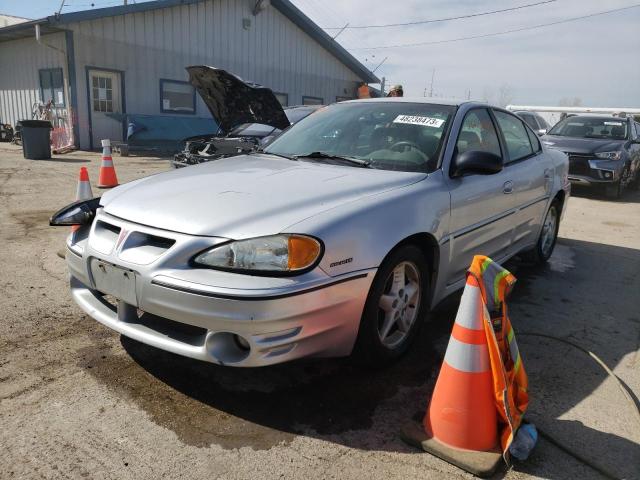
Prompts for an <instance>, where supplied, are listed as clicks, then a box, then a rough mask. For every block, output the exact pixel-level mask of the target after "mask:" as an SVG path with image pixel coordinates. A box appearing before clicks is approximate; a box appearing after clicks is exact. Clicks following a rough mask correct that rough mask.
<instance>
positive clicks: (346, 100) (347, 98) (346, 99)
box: [336, 96, 355, 102]
mask: <svg viewBox="0 0 640 480" xmlns="http://www.w3.org/2000/svg"><path fill="white" fill-rule="evenodd" d="M349 100H355V98H353V97H340V96H338V97H336V102H348V101H349Z"/></svg>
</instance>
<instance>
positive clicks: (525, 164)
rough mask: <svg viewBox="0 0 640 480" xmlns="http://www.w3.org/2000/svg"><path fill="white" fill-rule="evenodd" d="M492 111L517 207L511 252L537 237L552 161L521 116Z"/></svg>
mask: <svg viewBox="0 0 640 480" xmlns="http://www.w3.org/2000/svg"><path fill="white" fill-rule="evenodd" d="M493 114H494V116H495V118H496V120H497V124H498V132H499V134H500V136H501V137H502V140H503V143H504V145H505V147H506V156H505V165H504V171H505V172H507V174H508V176H509V177H510V178H511V179H512V181H513V190H514V192H513V197H514V200H515V201H516V204H517V207H518V210H517V212H516V213H515V214H514V216H513V219H512V222H513V227H514V233H513V239H512V240H513V242H512V245H511V251H510V253H517V252H518V251H520V250H521V249H522V248H523V247H525V246H527V245H529V244H531V243H534V242H535V241H536V240H537V237H538V234H539V231H540V226H541V225H542V221H543V219H544V215H545V214H546V211H547V205H548V203H549V195H550V193H551V189H552V187H553V162H552V160H551V158H550V157H549V156H548V155H547V154H546V153H545V152H544V150H543V149H542V146H541V145H540V141H539V140H538V136H537V135H536V134H535V132H533V131H532V130H531V129H530V128H528V127H527V126H526V125H525V123H524V122H523V121H522V120H521V119H520V118H518V117H516V116H515V115H513V114H511V113H509V112H506V111H504V110H497V109H494V110H493Z"/></svg>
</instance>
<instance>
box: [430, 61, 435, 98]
mask: <svg viewBox="0 0 640 480" xmlns="http://www.w3.org/2000/svg"><path fill="white" fill-rule="evenodd" d="M435 76H436V69H435V67H434V68H433V71H432V72H431V87H430V88H429V96H430V97H433V78H434V77H435Z"/></svg>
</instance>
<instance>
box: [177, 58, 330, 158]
mask: <svg viewBox="0 0 640 480" xmlns="http://www.w3.org/2000/svg"><path fill="white" fill-rule="evenodd" d="M187 72H189V81H190V82H191V84H192V85H193V86H194V87H195V89H196V91H197V92H198V94H199V95H200V97H202V100H203V101H204V103H205V105H206V106H207V107H208V108H209V111H210V112H211V115H212V116H213V119H214V120H215V122H216V123H217V124H218V131H217V132H215V133H211V134H207V135H198V136H195V137H190V138H187V139H185V148H184V150H183V151H181V152H179V153H177V154H176V155H175V156H174V159H173V162H172V163H173V166H174V168H181V167H186V166H189V165H196V164H198V163H203V162H209V161H211V160H217V159H220V158H227V157H232V156H235V155H240V154H246V153H249V152H252V151H253V150H255V149H256V148H259V147H261V146H264V145H266V144H268V143H269V142H270V141H271V140H273V139H274V138H275V137H277V136H278V135H279V134H280V133H282V131H283V130H284V129H286V128H288V127H290V126H291V125H293V124H294V123H297V122H298V121H300V120H302V119H303V118H305V117H307V116H308V115H310V114H311V113H313V112H314V111H316V110H317V109H318V108H321V105H302V106H295V107H282V106H281V105H280V102H279V101H278V99H277V98H276V96H275V95H274V93H273V91H271V89H269V88H267V87H263V86H261V85H258V84H255V83H251V82H245V81H244V80H242V79H241V78H240V77H237V76H236V75H233V74H232V73H229V72H227V71H226V70H222V69H219V68H214V67H208V66H192V67H187Z"/></svg>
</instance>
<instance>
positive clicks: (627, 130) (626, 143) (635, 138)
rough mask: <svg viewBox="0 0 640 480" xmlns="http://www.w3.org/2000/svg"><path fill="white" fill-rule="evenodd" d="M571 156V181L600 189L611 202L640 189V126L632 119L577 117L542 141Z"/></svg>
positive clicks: (565, 122) (560, 126)
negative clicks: (628, 191)
mask: <svg viewBox="0 0 640 480" xmlns="http://www.w3.org/2000/svg"><path fill="white" fill-rule="evenodd" d="M542 141H543V143H545V144H546V145H547V146H548V147H551V148H555V149H557V150H562V151H563V152H565V153H566V154H567V155H568V156H569V180H570V181H571V183H574V184H578V185H585V186H598V187H600V188H602V189H603V190H604V192H605V194H606V195H607V196H608V197H610V198H618V197H619V196H620V195H621V193H622V191H623V190H624V189H625V188H626V187H629V186H631V187H634V188H638V187H639V186H640V124H638V123H636V122H634V121H633V119H632V118H620V117H613V116H611V117H609V116H594V115H590V116H587V115H576V116H573V117H568V118H565V119H564V120H561V121H560V122H558V123H557V124H556V125H555V126H554V127H553V128H552V129H551V130H550V131H549V133H548V134H547V135H545V136H544V137H542Z"/></svg>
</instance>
